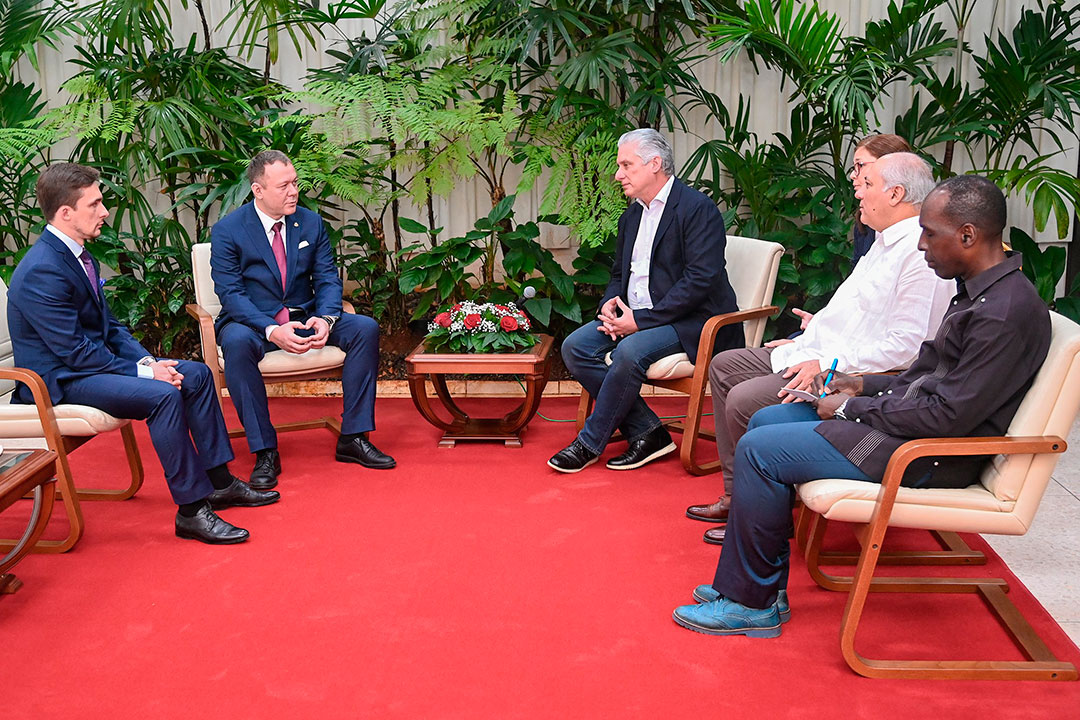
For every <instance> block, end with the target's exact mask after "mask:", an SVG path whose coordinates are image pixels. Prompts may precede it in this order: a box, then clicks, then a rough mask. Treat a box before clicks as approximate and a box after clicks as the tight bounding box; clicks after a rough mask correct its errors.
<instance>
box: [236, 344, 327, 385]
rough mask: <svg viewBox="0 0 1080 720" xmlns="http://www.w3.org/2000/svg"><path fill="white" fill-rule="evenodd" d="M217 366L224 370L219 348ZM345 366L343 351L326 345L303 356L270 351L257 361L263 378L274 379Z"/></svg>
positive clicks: (281, 351) (282, 351)
mask: <svg viewBox="0 0 1080 720" xmlns="http://www.w3.org/2000/svg"><path fill="white" fill-rule="evenodd" d="M217 352H218V365H220V366H221V369H222V370H224V369H225V357H224V355H223V354H222V352H221V348H220V347H219V348H218V349H217ZM344 364H345V351H344V350H342V349H341V348H337V347H333V346H331V345H326V346H325V347H321V348H319V349H317V350H308V351H307V352H306V353H304V354H303V355H294V354H293V353H288V352H285V351H284V350H272V351H271V352H268V353H266V356H265V357H263V359H262V360H261V361H259V372H260V373H262V375H263V377H265V378H271V379H272V378H274V377H275V376H277V375H290V374H292V373H298V372H319V371H321V370H335V369H337V368H340V367H341V366H342V365H344Z"/></svg>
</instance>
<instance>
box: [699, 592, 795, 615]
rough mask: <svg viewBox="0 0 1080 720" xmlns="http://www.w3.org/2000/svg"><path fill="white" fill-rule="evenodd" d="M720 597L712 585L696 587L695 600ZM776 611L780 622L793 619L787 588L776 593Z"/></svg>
mask: <svg viewBox="0 0 1080 720" xmlns="http://www.w3.org/2000/svg"><path fill="white" fill-rule="evenodd" d="M719 597H720V593H718V592H716V590H715V589H713V586H712V585H698V586H697V587H696V588H694V600H695V601H696V602H699V603H709V602H713V601H714V600H716V599H717V598H719ZM776 612H777V613H779V615H780V622H782V623H786V622H787V621H788V620H790V619H791V606H790V605H789V604H788V599H787V590H781V591H780V592H779V593H777V595H776Z"/></svg>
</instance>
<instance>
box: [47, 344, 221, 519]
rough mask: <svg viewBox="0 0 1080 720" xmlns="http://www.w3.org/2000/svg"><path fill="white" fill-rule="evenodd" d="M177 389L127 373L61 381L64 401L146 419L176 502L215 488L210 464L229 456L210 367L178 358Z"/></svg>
mask: <svg viewBox="0 0 1080 720" xmlns="http://www.w3.org/2000/svg"><path fill="white" fill-rule="evenodd" d="M176 369H177V371H178V372H179V373H180V374H182V375H183V376H184V380H183V382H182V383H181V387H180V389H177V388H175V387H173V386H172V385H170V384H169V383H167V382H162V381H160V380H151V379H147V378H140V377H132V376H130V375H110V374H104V375H91V376H88V377H81V378H76V379H74V380H68V381H66V382H65V383H64V385H63V389H64V402H66V403H74V404H76V405H89V406H90V407H95V408H99V409H101V410H104V411H105V412H107V413H109V414H110V415H113V416H114V417H118V418H126V419H130V420H146V422H147V425H148V426H149V428H150V439H151V440H152V441H153V443H154V450H156V451H157V455H158V458H159V459H160V460H161V467H162V469H163V470H164V471H165V481H166V482H167V483H168V484H169V492H171V493H172V497H173V501H174V502H175V503H176V504H177V505H183V504H184V503H191V502H195V501H197V500H202V499H203V498H205V497H206V496H207V495H209V494H210V493H211V492H213V490H214V487H213V485H212V484H211V483H210V478H209V477H207V475H206V471H207V470H209V469H210V468H213V467H217V466H219V465H224V464H225V463H227V462H229V461H230V460H232V459H233V452H232V447H231V446H230V445H229V433H228V431H227V430H226V428H225V419H224V418H223V417H222V416H221V406H220V405H219V404H218V400H217V392H216V391H215V389H214V380H213V377H212V376H211V375H210V368H208V367H206V365H204V364H202V363H197V362H189V361H187V360H181V361H179V363H178V364H177V366H176Z"/></svg>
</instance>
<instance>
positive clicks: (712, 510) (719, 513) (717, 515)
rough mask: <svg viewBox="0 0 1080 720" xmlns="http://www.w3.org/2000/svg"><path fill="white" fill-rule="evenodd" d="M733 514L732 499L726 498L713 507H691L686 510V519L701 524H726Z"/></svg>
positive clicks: (715, 503)
mask: <svg viewBox="0 0 1080 720" xmlns="http://www.w3.org/2000/svg"><path fill="white" fill-rule="evenodd" d="M729 512H731V498H730V497H728V496H726V495H725V496H724V497H722V498H720V499H719V500H717V501H716V502H714V503H713V504H712V505H691V506H690V507H688V508H686V517H688V518H690V519H691V520H700V521H701V522H711V523H725V522H727V516H728V513H729Z"/></svg>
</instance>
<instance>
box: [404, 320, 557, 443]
mask: <svg viewBox="0 0 1080 720" xmlns="http://www.w3.org/2000/svg"><path fill="white" fill-rule="evenodd" d="M539 338H540V339H539V341H538V342H537V343H536V345H534V346H532V347H531V348H529V349H528V350H526V351H524V352H520V353H433V352H428V350H427V348H426V347H425V346H424V344H423V343H421V344H420V345H418V346H417V348H416V349H415V350H413V351H412V352H411V353H409V355H408V356H406V358H405V367H406V370H407V372H408V376H409V393H410V394H411V395H412V399H413V403H414V404H415V405H416V409H417V410H419V411H420V414H421V415H423V416H424V419H425V420H427V421H428V422H429V423H431V424H432V425H434V426H435V427H437V428H439V429H440V430H442V431H443V436H442V438H441V439H440V440H439V447H441V448H452V447H454V446H455V445H456V444H457V441H458V440H502V441H503V443H504V444H505V446H506V447H521V433H522V432H523V431H524V429H525V426H526V425H528V424H529V421H530V420H532V418H533V415H535V414H536V410H537V408H539V407H540V398H541V396H542V394H543V392H544V387H545V386H546V385H547V381H548V376H549V375H550V374H551V347H552V345H553V344H554V342H555V340H554V338H552V337H551V336H550V335H540V336H539ZM455 374H478V375H480V374H483V375H520V376H522V382H523V383H524V384H525V399H524V400H523V401H522V403H521V405H519V406H518V407H517V408H515V409H514V410H512V411H510V412H509V413H507V414H506V415H504V416H503V417H501V418H491V417H488V418H473V417H470V416H469V415H468V414H467V413H466V412H464V411H463V410H462V409H461V408H460V407H458V405H457V403H455V402H454V399H453V398H452V397H451V396H450V391H449V389H448V388H447V386H446V377H445V376H446V375H455ZM429 377H430V378H431V384H432V385H434V386H435V394H436V395H437V396H438V398H439V400H440V401H441V402H442V405H443V407H445V408H446V409H447V411H448V412H449V413H450V416H451V419H450V421H449V422H448V421H446V420H443V419H442V418H440V417H439V416H438V415H436V414H435V411H434V410H433V408H432V407H431V403H430V402H429V398H428V396H427V387H426V380H427V378H429Z"/></svg>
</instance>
